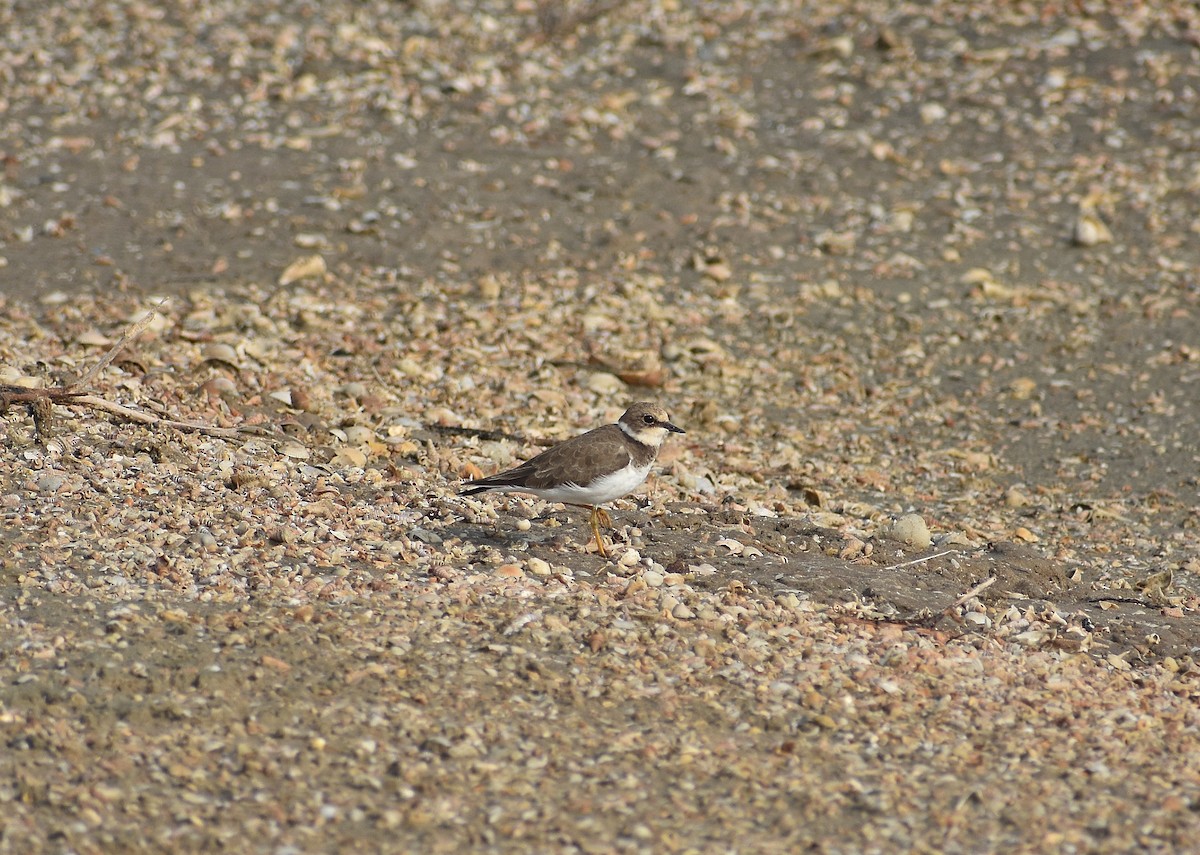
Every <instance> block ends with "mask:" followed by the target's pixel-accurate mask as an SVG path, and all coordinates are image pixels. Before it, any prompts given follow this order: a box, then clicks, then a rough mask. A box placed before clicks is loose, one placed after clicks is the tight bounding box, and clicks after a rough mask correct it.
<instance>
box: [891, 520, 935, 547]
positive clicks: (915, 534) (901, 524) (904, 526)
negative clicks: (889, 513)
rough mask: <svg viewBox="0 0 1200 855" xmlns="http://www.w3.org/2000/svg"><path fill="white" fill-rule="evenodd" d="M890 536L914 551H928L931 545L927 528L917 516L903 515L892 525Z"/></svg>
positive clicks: (923, 521) (931, 541)
mask: <svg viewBox="0 0 1200 855" xmlns="http://www.w3.org/2000/svg"><path fill="white" fill-rule="evenodd" d="M890 533H891V536H892V537H893V538H895V539H896V540H898V541H900V542H901V543H905V544H908V545H909V546H911V547H913V548H914V549H928V548H929V546H930V545H931V544H932V543H933V538H932V537H930V535H929V526H927V525H926V524H925V520H924V519H923V518H922V517H921V516H920V515H919V514H905V515H904V516H902V517H900V519H898V520H896V521H895V522H894V523H892V527H891V530H890Z"/></svg>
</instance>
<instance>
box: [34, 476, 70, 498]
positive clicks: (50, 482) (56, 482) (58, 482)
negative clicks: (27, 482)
mask: <svg viewBox="0 0 1200 855" xmlns="http://www.w3.org/2000/svg"><path fill="white" fill-rule="evenodd" d="M65 483H67V479H66V476H64V475H60V474H59V473H57V472H47V473H46V474H44V475H40V476H38V479H37V482H36V485H37V490H38V492H39V493H57V492H58V491H59V490H60V489H62V486H63V484H65Z"/></svg>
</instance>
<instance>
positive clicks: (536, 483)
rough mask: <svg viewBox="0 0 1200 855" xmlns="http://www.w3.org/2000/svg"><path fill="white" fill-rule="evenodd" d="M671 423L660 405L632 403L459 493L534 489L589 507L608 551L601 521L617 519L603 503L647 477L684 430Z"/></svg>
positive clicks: (543, 495) (543, 496)
mask: <svg viewBox="0 0 1200 855" xmlns="http://www.w3.org/2000/svg"><path fill="white" fill-rule="evenodd" d="M683 432H684V431H683V429H682V428H678V427H676V426H675V425H673V424H671V417H670V416H668V415H667V411H666V410H664V409H663V408H662V407H660V406H658V405H657V404H651V403H646V402H644V401H643V402H639V403H636V404H632V405H631V406H630V407H629V409H628V410H626V411H625V413H624V414H623V415H622V416H621V418H620V419H618V420H617V423H616V424H611V425H605V426H604V427H600V428H596V429H595V430H590V431H588V432H587V433H584V434H580V435H579V436H576V437H572V438H571V439H568V440H567V441H566V442H561V443H559V444H558V445H556V446H554V447H553V448H550V449H547V450H546V451H543V452H542V453H541V454H539V455H538V456H537V457H534V458H533V459H532V460H527V461H525V462H524V463H522V464H521V465H520V466H518V467H516V468H515V469H509V470H508V471H506V472H500V473H498V474H496V475H492V476H490V477H488V478H480V479H479V480H477V481H471V482H469V485H468V486H467V487H466V488H465V489H463V490H462V492H461V493H460V495H463V496H473V495H475V494H476V493H482V492H484V491H485V490H500V491H502V492H505V493H532V494H533V495H535V496H537V497H538V498H541V499H545V500H547V501H549V502H562V503H563V504H564V505H578V506H580V507H585V508H590V509H591V517H590V520H589V522H590V523H591V527H592V536H593V537H595V538H596V546H597V547H598V548H599V549H600V554H601V555H603V556H604V557H605V558H608V550H606V549H605V548H604V541H603V540H602V539H601V538H600V523H601V522H603V523H604V526H605V527H606V528H611V527H612V519H611V518H610V517H609V515H608V513H607V512H606V511H604V510H603V509H602V508H600V507H598V506H599V505H601V504H603V503H605V502H611V501H612V500H613V499H619V498H621V496H624V495H627V494H628V493H631V492H633V491H634V490H635V489H637V487H638V486H639V485H640V484H641V483H642V482H643V481H645V480H646V475H648V474H649V473H650V467H651V466H652V465H653V464H654V459H655V458H656V457H657V456H658V449H659V447H660V446H661V445H662V444H663V440H665V439H666V438H667V434H668V433H683Z"/></svg>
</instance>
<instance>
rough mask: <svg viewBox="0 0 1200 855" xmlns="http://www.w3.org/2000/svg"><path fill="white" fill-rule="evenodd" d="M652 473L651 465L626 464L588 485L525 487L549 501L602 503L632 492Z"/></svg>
mask: <svg viewBox="0 0 1200 855" xmlns="http://www.w3.org/2000/svg"><path fill="white" fill-rule="evenodd" d="M649 473H650V467H649V466H643V467H641V468H637V467H634V466H626V467H625V468H624V469H619V470H617V471H616V472H614V473H612V474H611V475H605V476H604V477H602V478H597V479H596V480H595V481H593V482H592V483H591V484H589V485H587V486H586V487H581V486H579V485H578V484H564V485H563V486H561V487H551V488H550V489H544V490H530V489H528V488H525V489H524V492H527V493H533V494H534V495H535V496H537V497H538V498H541V499H545V500H547V501H549V502H565V503H566V504H568V505H602V504H604V503H605V502H611V501H612V500H613V499H619V498H621V497H622V496H625V495H628V494H629V493H632V492H633V491H634V490H636V489H637V488H638V486H640V485H641V483H642V482H643V481H645V480H646V476H647V475H648V474H649Z"/></svg>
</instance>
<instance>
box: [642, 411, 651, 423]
mask: <svg viewBox="0 0 1200 855" xmlns="http://www.w3.org/2000/svg"><path fill="white" fill-rule="evenodd" d="M642 421H644V422H645V423H646V424H648V425H652V424H654V416H652V415H650V414H649V413H646V415H644V416H642Z"/></svg>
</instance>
